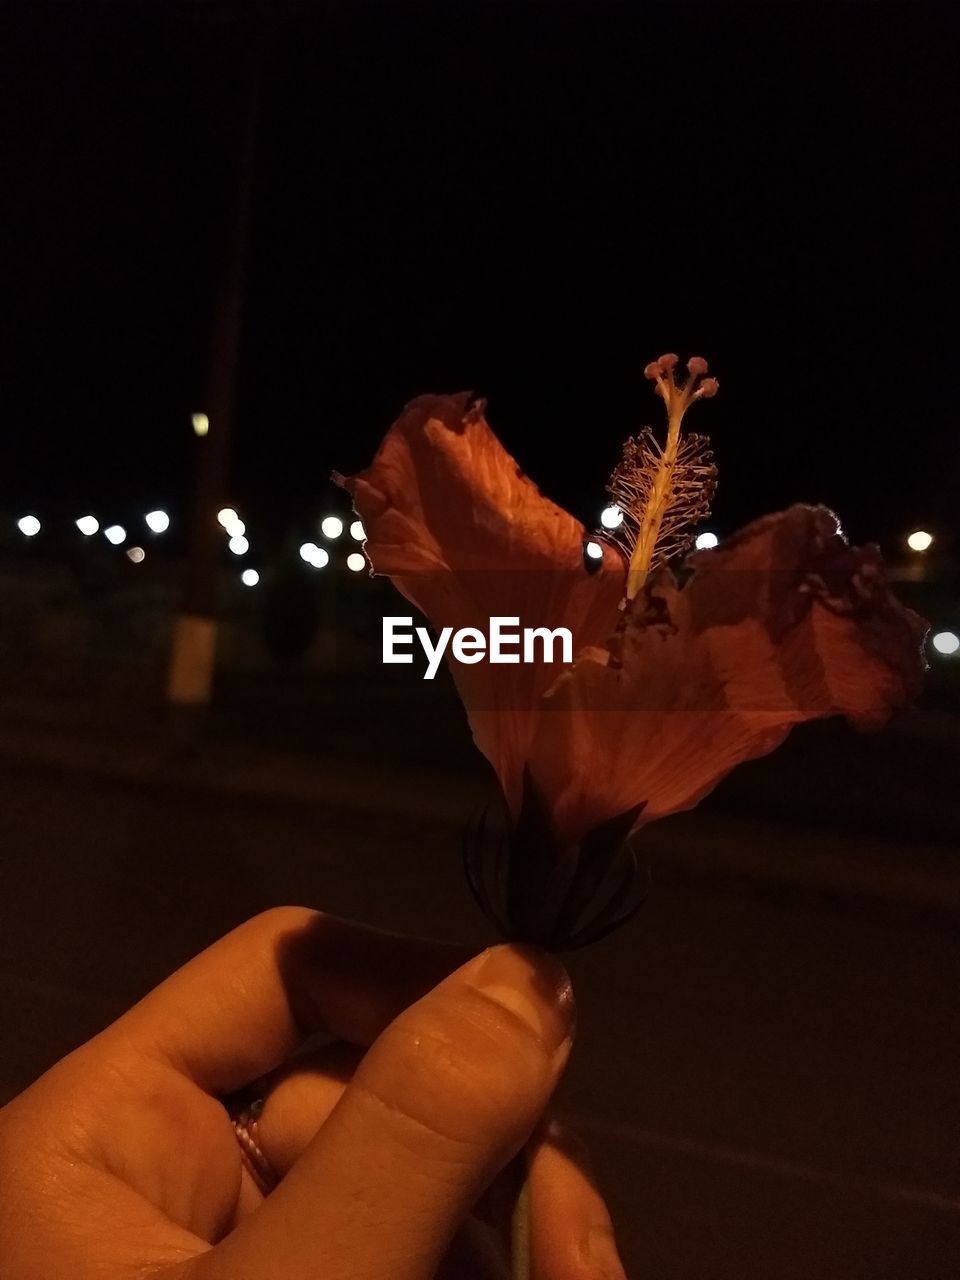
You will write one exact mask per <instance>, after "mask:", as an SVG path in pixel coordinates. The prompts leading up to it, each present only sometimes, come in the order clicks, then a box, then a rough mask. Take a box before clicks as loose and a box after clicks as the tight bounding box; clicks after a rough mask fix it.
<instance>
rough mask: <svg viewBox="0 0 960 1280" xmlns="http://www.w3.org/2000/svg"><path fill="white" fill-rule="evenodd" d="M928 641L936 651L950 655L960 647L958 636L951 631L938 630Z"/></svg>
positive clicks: (959, 637)
mask: <svg viewBox="0 0 960 1280" xmlns="http://www.w3.org/2000/svg"><path fill="white" fill-rule="evenodd" d="M930 643H931V644H932V645H933V647H934V648H935V649H936V651H937V653H942V654H944V655H945V656H946V657H950V656H951V655H952V654H954V653H956V652H957V650H958V649H960V636H958V635H956V634H955V633H954V632H953V631H938V632H937V633H936V635H935V636H934V637H933V639H932V640H931V642H930Z"/></svg>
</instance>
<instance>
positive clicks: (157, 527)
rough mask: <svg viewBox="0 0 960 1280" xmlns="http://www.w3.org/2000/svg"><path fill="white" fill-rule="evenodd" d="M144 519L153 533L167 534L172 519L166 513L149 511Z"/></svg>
mask: <svg viewBox="0 0 960 1280" xmlns="http://www.w3.org/2000/svg"><path fill="white" fill-rule="evenodd" d="M144 519H145V520H146V522H147V528H148V529H149V530H150V532H151V533H166V531H167V530H168V529H169V528H170V517H169V516H168V515H167V513H166V512H165V511H148V512H147V514H146V515H145V516H144Z"/></svg>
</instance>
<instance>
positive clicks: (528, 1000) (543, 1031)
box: [464, 943, 575, 1054]
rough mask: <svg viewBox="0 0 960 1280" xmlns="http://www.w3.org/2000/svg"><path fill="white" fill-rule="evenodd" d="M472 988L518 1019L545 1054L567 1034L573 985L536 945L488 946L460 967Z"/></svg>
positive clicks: (569, 1034) (571, 1016)
mask: <svg viewBox="0 0 960 1280" xmlns="http://www.w3.org/2000/svg"><path fill="white" fill-rule="evenodd" d="M464 978H465V979H466V981H467V982H469V984H470V985H471V986H472V987H475V988H476V989H477V990H478V991H482V992H483V994H484V995H485V996H486V997H487V998H488V999H489V1000H494V1001H496V1003H497V1004H499V1005H502V1006H503V1008H505V1009H509V1010H510V1012H511V1013H513V1014H515V1015H516V1016H517V1017H518V1018H520V1020H521V1021H522V1022H524V1023H525V1024H526V1025H527V1026H528V1027H529V1028H530V1030H531V1031H532V1032H533V1034H534V1035H535V1036H536V1037H537V1039H538V1040H539V1041H540V1043H541V1044H542V1045H543V1047H544V1048H545V1049H546V1050H547V1052H548V1053H550V1054H554V1053H556V1052H557V1050H558V1049H559V1048H560V1047H561V1046H562V1045H564V1044H565V1043H566V1042H567V1041H568V1040H569V1039H571V1038H572V1036H573V1027H574V1016H575V1015H574V1001H573V988H572V987H571V986H570V978H569V976H568V974H567V971H566V969H564V967H563V965H562V964H561V963H560V961H559V960H557V959H555V957H554V956H552V955H550V954H549V953H548V952H546V951H541V950H540V948H539V947H526V946H519V945H517V944H516V943H509V944H506V945H503V946H499V947H490V948H489V950H487V951H485V952H483V954H482V955H479V956H477V958H476V959H475V960H472V961H471V962H470V964H469V965H468V966H467V968H466V969H465V971H464Z"/></svg>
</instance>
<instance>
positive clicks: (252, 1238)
mask: <svg viewBox="0 0 960 1280" xmlns="http://www.w3.org/2000/svg"><path fill="white" fill-rule="evenodd" d="M573 1021H574V1005H573V993H572V991H571V988H570V980H569V978H568V977H567V974H566V971H565V970H564V968H563V966H562V965H561V964H560V963H559V961H557V960H555V959H554V958H553V957H552V956H550V955H548V954H547V953H546V952H543V951H540V950H539V949H537V948H534V947H521V946H516V945H509V946H498V947H492V948H490V949H489V950H487V951H485V952H483V953H482V954H481V955H479V956H477V957H476V958H475V959H473V960H472V961H470V963H469V964H467V965H465V966H464V967H463V968H461V969H458V970H456V972H454V973H453V974H451V976H450V977H449V978H447V979H446V980H445V981H443V982H442V983H440V985H439V986H437V987H435V988H434V989H433V990H432V991H430V992H429V993H428V994H427V995H426V996H424V997H423V999H421V1000H418V1001H417V1003H416V1004H413V1005H411V1006H410V1007H409V1008H408V1009H406V1010H404V1012H403V1013H402V1014H401V1015H400V1016H399V1017H398V1018H396V1019H395V1020H394V1022H392V1023H391V1024H390V1026H389V1027H387V1029H386V1030H385V1031H384V1032H383V1033H382V1035H381V1036H380V1037H379V1039H378V1040H377V1041H376V1042H375V1043H374V1044H373V1046H372V1047H371V1048H370V1050H369V1051H368V1053H367V1054H366V1056H365V1057H364V1059H363V1061H362V1062H361V1063H360V1066H359V1067H358V1068H357V1071H356V1074H355V1075H354V1077H353V1080H352V1081H351V1083H350V1084H349V1085H348V1086H347V1088H346V1090H345V1091H344V1093H343V1095H342V1097H341V1098H340V1101H339V1102H338V1103H337V1106H336V1107H335V1108H334V1110H333V1112H332V1113H331V1115H330V1117H329V1119H328V1120H327V1122H326V1124H325V1125H324V1126H323V1128H322V1129H321V1130H320V1132H319V1133H318V1135H317V1137H316V1138H315V1139H314V1141H313V1142H312V1143H311V1145H310V1146H309V1147H308V1148H307V1150H306V1152H305V1153H304V1154H303V1156H301V1158H300V1160H299V1161H298V1162H297V1164H296V1165H295V1166H294V1167H293V1169H292V1170H291V1171H290V1173H289V1174H288V1175H287V1177H286V1178H285V1179H284V1181H283V1183H282V1184H281V1185H280V1187H279V1188H278V1189H277V1190H276V1191H275V1192H274V1193H273V1195H271V1196H270V1197H269V1198H268V1199H267V1200H266V1201H265V1202H264V1203H263V1205H262V1206H261V1207H260V1208H259V1209H258V1210H257V1211H256V1213H254V1214H253V1215H251V1217H249V1218H247V1219H245V1220H244V1222H242V1223H241V1225H240V1226H239V1227H238V1228H237V1230H236V1231H234V1232H233V1233H232V1234H231V1235H230V1236H229V1237H228V1239H227V1240H225V1241H224V1242H223V1243H222V1244H221V1245H220V1246H218V1247H217V1248H216V1249H214V1250H212V1251H211V1252H210V1253H208V1254H207V1255H205V1256H204V1257H203V1258H202V1259H200V1260H198V1264H197V1271H196V1275H197V1277H198V1280H200V1277H202V1280H227V1277H229V1280H238V1278H239V1277H242V1278H243V1280H307V1278H308V1277H311V1278H313V1277H316V1276H318V1275H323V1277H324V1280H347V1278H348V1277H349V1278H350V1280H356V1278H357V1277H360V1276H362V1277H363V1278H364V1280H387V1278H389V1280H426V1278H427V1277H429V1276H432V1275H433V1274H434V1272H435V1271H436V1269H437V1267H438V1265H439V1262H440V1260H441V1258H442V1256H443V1253H444V1251H445V1249H446V1248H447V1246H448V1244H449V1243H450V1240H451V1238H452V1237H453V1235H454V1233H455V1231H456V1230H457V1228H458V1226H459V1225H460V1223H461V1221H462V1220H463V1218H464V1217H465V1216H466V1214H467V1213H468V1212H469V1210H470V1209H471V1207H472V1206H473V1205H474V1204H475V1202H476V1201H477V1199H478V1198H479V1196H480V1194H481V1192H482V1191H483V1189H484V1188H485V1187H486V1186H487V1184H488V1183H489V1182H490V1181H491V1180H492V1179H493V1177H494V1176H495V1174H496V1173H497V1172H498V1171H499V1170H500V1169H501V1168H502V1167H503V1166H504V1165H505V1164H506V1163H507V1162H508V1161H509V1160H510V1159H511V1158H512V1157H513V1156H514V1155H515V1154H516V1153H517V1152H518V1151H519V1150H520V1148H521V1147H522V1146H523V1144H524V1142H525V1141H526V1140H527V1138H528V1136H529V1134H530V1132H531V1130H532V1129H533V1127H534V1125H535V1124H536V1122H537V1120H538V1119H539V1117H540V1115H541V1114H542V1113H543V1111H544V1109H545V1107H546V1105H547V1102H548V1100H549V1098H550V1094H551V1093H552V1092H553V1089H554V1086H555V1085H556V1083H557V1080H558V1078H559V1075H560V1072H561V1071H562V1069H563V1066H564V1064H565V1062H566V1059H567V1055H568V1053H569V1050H570V1043H571V1038H572V1034H573Z"/></svg>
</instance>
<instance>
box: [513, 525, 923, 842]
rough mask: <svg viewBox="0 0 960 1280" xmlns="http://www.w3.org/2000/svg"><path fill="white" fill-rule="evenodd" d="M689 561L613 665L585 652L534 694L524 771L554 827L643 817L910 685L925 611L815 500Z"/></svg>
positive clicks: (633, 622)
mask: <svg viewBox="0 0 960 1280" xmlns="http://www.w3.org/2000/svg"><path fill="white" fill-rule="evenodd" d="M689 563H690V564H691V566H692V568H693V570H694V572H693V576H692V578H691V579H690V581H689V582H688V583H687V584H686V586H684V587H683V588H682V589H681V588H678V587H677V585H676V583H675V582H674V581H673V579H672V578H671V577H670V575H667V574H664V575H661V576H660V578H658V579H657V580H655V581H654V582H652V583H651V584H650V585H649V586H648V588H647V590H646V594H645V597H644V599H643V601H642V606H643V610H644V611H643V612H636V611H635V612H634V614H633V615H632V616H631V619H630V623H629V625H628V627H627V631H626V634H625V637H624V643H623V649H622V655H621V659H620V661H621V663H622V665H619V666H618V665H617V662H616V661H615V660H611V657H610V654H609V652H606V651H603V650H593V651H590V652H587V653H585V654H583V655H582V656H581V659H580V661H579V662H578V663H577V664H576V666H575V667H574V668H573V670H572V671H570V672H569V673H567V674H565V675H564V676H563V677H561V679H560V680H559V681H558V682H557V684H556V686H555V687H554V689H553V690H552V691H551V693H550V694H549V696H548V697H547V698H546V700H545V706H546V708H548V711H545V714H544V716H543V718H542V721H541V725H540V729H539V732H538V735H537V738H536V740H535V742H534V744H533V747H532V750H531V759H530V771H531V776H532V777H533V779H534V780H535V782H536V785H537V786H538V788H539V789H540V791H541V792H542V793H543V794H544V795H546V796H548V797H550V803H551V806H552V809H553V813H554V820H555V822H556V824H557V829H558V834H560V833H562V836H563V838H564V839H569V840H577V839H579V838H581V837H582V835H583V834H584V833H585V832H587V831H590V830H591V829H593V828H594V827H595V826H597V825H598V824H599V823H601V822H603V821H605V820H607V819H608V818H610V817H611V816H612V815H614V814H618V813H622V812H624V811H626V810H628V809H630V808H631V807H632V806H633V805H636V804H638V803H641V802H645V808H644V810H643V813H642V817H641V819H640V821H641V822H643V823H645V822H648V821H650V820H652V819H654V818H658V817H663V816H664V815H666V814H669V813H675V812H677V811H679V810H681V809H688V808H690V807H691V806H692V805H694V804H696V803H697V801H698V800H700V799H701V798H702V797H703V796H704V795H705V794H706V793H707V792H708V791H710V790H711V789H712V788H713V787H714V786H715V785H716V784H717V783H718V782H719V781H720V779H721V778H723V777H724V775H725V774H727V773H728V772H729V771H730V770H731V769H732V768H734V767H735V766H736V765H737V764H739V763H741V762H742V761H744V760H750V759H753V758H755V757H757V756H761V755H765V754H766V753H767V752H769V751H771V750H773V748H774V747H776V746H777V745H778V744H779V743H780V742H781V741H782V740H783V739H784V737H786V735H787V733H788V732H789V730H790V728H791V727H792V726H793V725H795V724H798V723H800V722H801V721H805V720H812V719H818V718H821V717H824V716H830V715H844V716H846V717H847V718H848V719H849V720H850V721H851V722H852V723H854V724H856V725H858V726H859V727H863V728H870V727H876V726H879V725H880V724H882V723H884V721H885V720H886V719H887V718H888V717H889V715H890V713H891V712H892V711H893V710H894V709H895V708H896V707H900V706H903V705H905V704H906V703H908V702H910V701H911V700H912V699H913V697H915V695H916V694H917V692H918V691H919V687H920V682H921V679H922V674H923V671H924V667H925V664H924V660H923V656H922V648H921V645H922V640H923V636H924V633H925V630H926V625H925V623H924V622H923V620H922V619H920V618H919V617H918V616H917V615H916V614H914V613H913V612H911V611H910V610H909V609H905V608H903V606H901V605H900V604H899V603H898V602H897V601H896V600H895V599H894V597H893V596H892V594H891V593H890V591H889V589H888V587H887V585H886V582H885V580H884V578H883V572H882V567H881V563H880V557H879V553H878V552H877V551H876V549H875V548H867V549H865V550H859V549H857V548H851V547H849V546H848V545H847V543H846V541H845V540H844V539H843V538H842V537H841V536H840V534H839V531H838V525H837V521H836V518H835V517H834V516H833V515H832V513H830V512H829V511H827V510H826V509H825V508H822V507H819V508H814V507H805V506H795V507H791V508H790V509H789V510H788V511H785V512H782V513H780V514H779V515H773V516H767V517H765V518H764V519H762V520H758V521H756V522H755V523H754V524H751V525H749V526H748V527H747V528H745V529H744V530H742V532H741V533H739V534H738V535H737V536H735V537H734V538H732V539H730V540H729V541H728V542H726V543H725V544H723V545H722V546H721V547H719V548H717V549H716V550H713V551H709V552H703V553H700V554H697V555H694V556H692V557H691V559H690V562H689ZM637 603H638V605H640V604H641V601H638V602H637Z"/></svg>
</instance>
